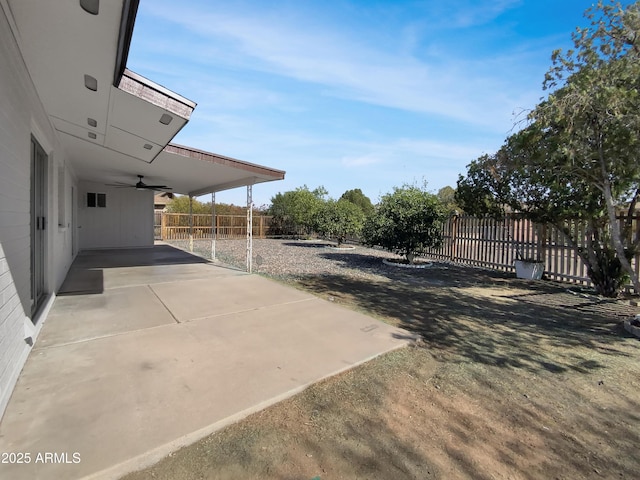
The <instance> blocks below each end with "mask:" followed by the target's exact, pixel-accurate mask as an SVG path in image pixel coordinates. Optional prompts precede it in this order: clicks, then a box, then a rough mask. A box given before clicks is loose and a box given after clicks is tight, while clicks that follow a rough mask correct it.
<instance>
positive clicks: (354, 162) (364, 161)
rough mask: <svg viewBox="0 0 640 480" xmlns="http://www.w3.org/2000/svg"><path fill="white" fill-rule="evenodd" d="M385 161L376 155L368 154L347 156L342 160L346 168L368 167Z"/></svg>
mask: <svg viewBox="0 0 640 480" xmlns="http://www.w3.org/2000/svg"><path fill="white" fill-rule="evenodd" d="M382 161H383V160H382V159H381V158H380V157H379V156H378V155H376V154H366V155H359V156H350V155H347V156H345V157H343V158H342V165H344V166H345V167H366V166H369V165H374V164H376V163H381V162H382Z"/></svg>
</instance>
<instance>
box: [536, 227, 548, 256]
mask: <svg viewBox="0 0 640 480" xmlns="http://www.w3.org/2000/svg"><path fill="white" fill-rule="evenodd" d="M537 240H538V246H537V247H538V259H540V260H541V261H543V262H546V259H547V224H546V223H543V224H540V225H538V238H537Z"/></svg>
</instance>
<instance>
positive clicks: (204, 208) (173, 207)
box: [167, 195, 266, 215]
mask: <svg viewBox="0 0 640 480" xmlns="http://www.w3.org/2000/svg"><path fill="white" fill-rule="evenodd" d="M192 209H193V210H192V211H193V213H194V214H207V215H211V202H206V203H204V202H201V201H199V200H197V199H195V198H194V199H193V203H192ZM167 212H169V213H189V196H188V195H176V196H174V197H173V200H171V202H169V203H168V204H167ZM246 212H247V207H246V206H238V205H233V204H228V203H217V202H216V215H245V214H246ZM253 212H254V214H256V215H264V214H265V213H266V208H264V207H257V208H256V207H254V208H253Z"/></svg>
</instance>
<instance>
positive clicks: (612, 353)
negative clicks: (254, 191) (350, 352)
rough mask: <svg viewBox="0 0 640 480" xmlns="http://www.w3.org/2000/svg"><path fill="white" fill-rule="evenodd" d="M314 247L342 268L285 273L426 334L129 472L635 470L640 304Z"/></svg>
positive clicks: (190, 475) (621, 475)
mask: <svg viewBox="0 0 640 480" xmlns="http://www.w3.org/2000/svg"><path fill="white" fill-rule="evenodd" d="M307 250H309V249H307ZM316 253H317V254H318V255H322V256H323V258H324V259H329V261H331V262H335V263H334V266H336V267H344V268H343V269H342V270H340V268H332V269H331V271H330V272H326V273H324V274H322V273H316V274H305V275H281V274H278V275H277V276H278V278H279V279H280V280H282V281H287V282H288V283H290V284H292V285H294V286H296V287H297V288H303V289H305V290H308V291H311V292H313V293H315V294H317V295H319V296H321V297H324V298H326V299H328V300H330V301H334V302H338V303H341V304H344V305H345V306H347V307H348V308H354V309H357V310H359V311H363V312H367V313H369V314H370V315H372V316H374V317H377V318H380V319H382V320H384V321H386V322H388V323H392V324H394V325H400V326H403V327H404V328H406V329H408V330H411V331H413V332H417V333H419V334H420V335H421V338H422V340H421V341H420V342H418V343H416V344H415V345H414V346H412V347H409V348H405V349H402V350H399V351H396V352H392V353H390V354H387V355H385V356H382V357H380V358H378V359H376V360H374V361H372V362H369V363H367V364H366V365H363V366H361V367H359V368H357V369H355V370H352V371H349V372H347V373H345V374H342V375H340V376H338V377H335V378H332V379H329V380H327V381H324V382H322V383H320V384H317V385H314V386H313V387H311V388H309V389H307V390H306V391H305V392H303V393H302V394H300V395H298V396H296V397H294V398H291V399H289V400H286V401H284V402H282V403H280V404H278V405H276V406H274V407H272V408H269V409H267V410H264V411H262V412H260V413H257V414H255V415H253V416H251V417H249V418H247V419H245V420H244V421H241V422H240V423H238V424H235V425H233V426H231V427H228V428H226V429H225V430H222V431H220V432H218V433H216V434H214V435H211V436H210V437H208V438H206V439H203V440H202V441H200V442H198V443H196V444H194V445H192V446H190V447H187V448H184V449H182V450H180V451H178V452H175V453H174V454H172V455H171V456H170V457H168V458H166V459H165V460H163V461H162V462H160V463H159V464H157V465H155V466H153V467H152V468H149V469H147V470H144V471H142V472H137V473H135V474H131V475H129V476H127V477H125V478H126V479H127V480H139V479H282V480H285V479H286V480H294V479H296V480H300V479H302V480H304V479H307V480H311V479H322V480H324V479H338V478H340V479H365V478H366V479H426V478H441V479H465V478H468V479H501V478H504V479H556V478H557V479H583V478H589V479H591V478H593V479H601V478H607V479H636V478H638V477H639V473H638V472H640V455H639V454H638V448H639V447H640V362H639V361H638V360H639V357H640V340H638V339H636V338H634V337H631V336H630V335H628V334H627V333H626V332H625V331H624V329H623V328H622V325H621V324H622V321H623V320H624V319H626V318H629V316H631V315H633V314H635V313H638V312H639V311H640V310H639V309H638V307H632V306H630V305H629V304H628V303H623V302H615V301H610V300H603V299H600V298H598V297H595V296H593V295H590V294H588V293H586V292H583V291H578V290H576V291H569V290H568V289H567V287H566V286H563V285H558V284H552V283H547V282H537V283H531V282H525V281H520V280H516V279H514V278H513V275H511V274H499V273H495V272H488V271H484V270H478V269H471V268H463V267H457V266H452V265H436V266H435V267H434V268H431V269H425V270H413V271H407V270H404V269H400V268H397V267H384V268H379V267H378V263H379V262H380V258H378V257H377V256H376V254H373V253H371V252H370V251H368V250H366V249H357V250H356V251H354V252H352V253H340V252H335V253H334V252H332V253H327V252H324V251H322V252H321V251H318V252H316ZM265 258H268V257H267V256H265ZM368 264H371V265H374V264H375V268H373V267H372V269H371V270H370V271H369V272H368V274H367V275H365V276H358V275H352V274H350V273H349V272H350V271H351V270H353V265H358V269H359V270H361V269H362V268H364V267H363V265H364V266H366V265H368ZM261 268H262V270H263V272H265V273H268V261H267V262H265V264H264V265H263V266H262V267H261ZM340 272H342V273H340Z"/></svg>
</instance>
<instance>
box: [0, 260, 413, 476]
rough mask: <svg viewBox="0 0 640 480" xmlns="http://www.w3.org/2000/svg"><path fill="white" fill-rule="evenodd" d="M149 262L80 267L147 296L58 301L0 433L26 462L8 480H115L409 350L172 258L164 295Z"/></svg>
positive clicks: (393, 335) (281, 290) (339, 315)
mask: <svg viewBox="0 0 640 480" xmlns="http://www.w3.org/2000/svg"><path fill="white" fill-rule="evenodd" d="M102 255H103V256H105V255H106V256H108V255H109V252H103V253H102ZM148 255H149V256H147V257H145V256H144V253H143V252H135V255H133V254H131V255H129V256H128V258H127V254H126V253H123V252H116V256H117V257H118V258H117V259H115V260H108V259H100V256H99V255H95V254H93V255H92V256H94V257H95V258H93V259H88V258H86V257H85V256H82V255H81V256H80V257H79V259H80V262H78V264H74V267H73V269H72V272H75V274H81V273H80V272H82V271H83V270H86V269H96V268H98V269H103V270H104V278H107V277H109V276H110V277H113V278H116V277H118V276H120V277H121V278H124V277H127V276H128V275H129V274H130V278H134V277H135V279H136V281H135V282H134V283H136V282H146V285H142V286H141V285H140V284H138V283H136V284H135V285H130V286H126V283H127V282H126V281H123V282H121V283H120V284H119V286H117V287H113V288H108V289H106V290H104V292H103V293H102V294H90V295H69V296H65V297H59V298H58V299H57V300H56V302H55V304H54V306H53V308H52V311H51V314H50V315H49V318H48V320H47V322H46V324H45V325H44V327H43V331H42V334H41V336H40V338H39V339H38V342H37V344H36V346H35V348H34V350H33V351H32V354H31V356H30V358H29V360H28V361H27V364H26V366H25V368H24V370H23V372H22V375H21V377H20V380H19V382H18V385H17V387H16V389H15V391H14V394H13V396H12V399H11V402H10V404H9V406H8V408H7V410H6V412H5V415H4V417H3V419H2V422H1V423H0V452H13V453H19V452H22V453H29V457H30V459H31V460H30V463H28V464H24V463H23V464H15V463H14V464H0V478H11V479H18V480H19V479H29V480H32V479H45V478H46V479H56V478H61V479H63V478H64V479H78V478H119V477H120V476H121V475H122V474H124V473H126V472H128V471H131V470H135V469H137V468H141V467H142V466H144V465H147V464H149V463H152V462H153V461H156V460H158V459H160V458H161V457H163V456H164V455H166V454H168V453H170V452H171V451H173V450H175V449H176V448H178V447H180V446H183V445H186V444H189V443H191V442H193V441H196V440H197V439H199V438H201V437H203V436H206V435H207V434H209V433H211V432H213V431H215V430H217V429H219V428H221V427H223V426H225V425H227V424H229V423H231V422H233V421H236V420H238V419H240V418H242V417H244V416H246V415H248V414H250V413H252V412H254V411H257V410H260V409H262V408H264V407H266V406H268V405H271V404H273V403H275V402H278V401H280V400H282V399H284V398H286V397H288V396H290V395H293V394H295V393H297V392H299V391H301V390H302V389H304V388H305V387H306V386H308V385H309V384H311V383H313V382H316V381H318V380H320V379H322V378H325V377H327V376H331V375H334V374H336V373H339V372H341V371H343V370H345V369H348V368H351V367H353V366H355V365H357V364H359V363H362V362H364V361H366V360H369V359H371V358H373V357H375V356H377V355H379V354H381V353H384V352H387V351H389V350H392V349H395V348H398V347H401V346H403V345H405V344H406V343H407V341H408V340H409V336H408V335H407V333H406V332H404V331H402V330H399V329H396V328H392V327H390V326H388V325H385V324H383V323H381V322H378V321H376V320H374V319H372V318H370V317H367V316H365V315H362V314H360V313H357V312H353V311H351V310H347V309H344V308H342V307H339V306H337V305H335V304H333V303H331V302H327V301H324V300H321V299H319V298H316V297H314V296H312V295H309V294H306V293H304V292H300V291H297V290H295V289H292V288H288V287H286V286H283V285H280V284H278V283H275V282H273V281H270V280H267V279H265V278H262V277H258V276H255V275H247V274H243V273H241V272H237V271H233V270H227V269H222V268H219V267H215V266H213V265H211V264H200V265H198V264H197V262H193V263H192V264H189V263H186V264H178V263H177V262H176V263H174V264H169V263H168V262H169V261H170V260H171V258H168V257H171V256H170V252H167V251H164V252H163V254H162V255H157V254H156V259H157V258H162V261H163V262H164V266H165V267H174V268H173V269H172V268H169V270H166V269H161V270H160V271H162V273H161V275H162V276H163V278H164V281H162V282H159V281H157V280H158V278H157V275H160V273H159V272H160V271H159V270H154V268H147V267H154V266H153V265H152V264H151V261H150V259H149V257H153V255H154V252H148ZM181 255H184V252H180V251H176V257H180V256H181ZM140 256H143V257H144V258H139V257H140ZM136 258H137V260H134V259H136ZM90 260H91V261H90ZM189 260H190V259H189V258H188V257H187V262H188V261H189ZM109 261H111V262H112V263H111V265H113V266H105V265H107V264H108V263H109ZM127 261H129V265H126V262H127ZM136 263H141V264H142V265H136ZM81 264H84V267H82V266H81ZM98 264H101V265H102V266H98ZM185 266H187V267H203V268H202V269H201V271H200V272H199V274H200V275H201V278H200V279H196V278H194V276H196V275H198V271H197V269H196V270H194V269H192V268H188V269H183V267H185ZM141 267H144V268H146V270H140V268H141ZM127 269H129V270H127ZM131 269H133V270H135V271H134V272H132V270H131ZM218 270H223V271H220V272H219V271H218ZM72 272H70V276H71V275H73V273H72ZM180 273H182V274H183V276H182V277H181V274H180ZM182 280H184V281H182ZM176 319H178V320H180V319H182V320H183V321H184V323H177V322H176ZM47 455H48V457H47ZM47 458H48V459H49V461H46V459H47ZM38 459H40V461H36V460H38Z"/></svg>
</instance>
